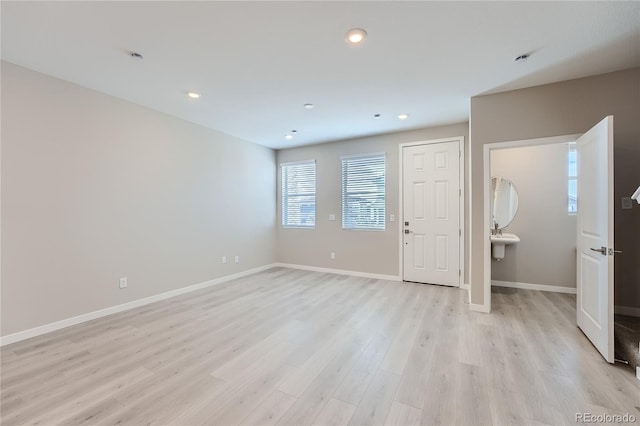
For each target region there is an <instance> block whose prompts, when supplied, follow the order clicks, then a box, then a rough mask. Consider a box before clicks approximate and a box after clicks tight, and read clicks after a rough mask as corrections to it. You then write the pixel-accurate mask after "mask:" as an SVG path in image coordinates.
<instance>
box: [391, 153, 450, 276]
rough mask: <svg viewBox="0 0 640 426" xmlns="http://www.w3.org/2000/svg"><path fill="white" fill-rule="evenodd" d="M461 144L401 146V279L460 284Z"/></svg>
mask: <svg viewBox="0 0 640 426" xmlns="http://www.w3.org/2000/svg"><path fill="white" fill-rule="evenodd" d="M460 149H461V146H460V143H459V142H458V141H453V142H443V143H433V144H425V145H415V146H406V147H403V149H402V161H403V163H402V165H403V167H402V170H403V172H402V173H403V185H402V188H403V195H402V196H403V216H404V217H403V225H404V226H403V232H404V233H403V237H404V238H403V245H402V246H403V274H402V275H403V277H402V278H403V280H405V281H414V282H420V283H430V284H441V285H449V286H456V287H458V286H459V285H460V239H461V235H460V234H461V232H460V220H461V219H460V199H461V190H460V160H459V159H460Z"/></svg>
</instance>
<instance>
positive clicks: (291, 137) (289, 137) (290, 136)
mask: <svg viewBox="0 0 640 426" xmlns="http://www.w3.org/2000/svg"><path fill="white" fill-rule="evenodd" d="M284 138H285V139H286V140H289V141H290V140H291V139H293V135H284Z"/></svg>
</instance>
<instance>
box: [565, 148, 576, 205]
mask: <svg viewBox="0 0 640 426" xmlns="http://www.w3.org/2000/svg"><path fill="white" fill-rule="evenodd" d="M567 176H568V185H567V212H568V213H569V214H576V212H577V211H578V163H577V154H576V143H575V142H571V143H569V151H568V153H567Z"/></svg>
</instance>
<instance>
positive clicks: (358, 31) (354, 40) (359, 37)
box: [346, 28, 367, 44]
mask: <svg viewBox="0 0 640 426" xmlns="http://www.w3.org/2000/svg"><path fill="white" fill-rule="evenodd" d="M366 37H367V32H366V31H365V30H363V29H362V28H353V29H350V30H349V31H347V36H346V40H347V42H349V43H351V44H359V43H362V42H363V41H364V39H365V38H366Z"/></svg>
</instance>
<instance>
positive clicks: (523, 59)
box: [516, 53, 529, 63]
mask: <svg viewBox="0 0 640 426" xmlns="http://www.w3.org/2000/svg"><path fill="white" fill-rule="evenodd" d="M527 58H529V54H528V53H524V54H522V55H520V56H518V57H517V58H516V62H518V63H522V62H527Z"/></svg>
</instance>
